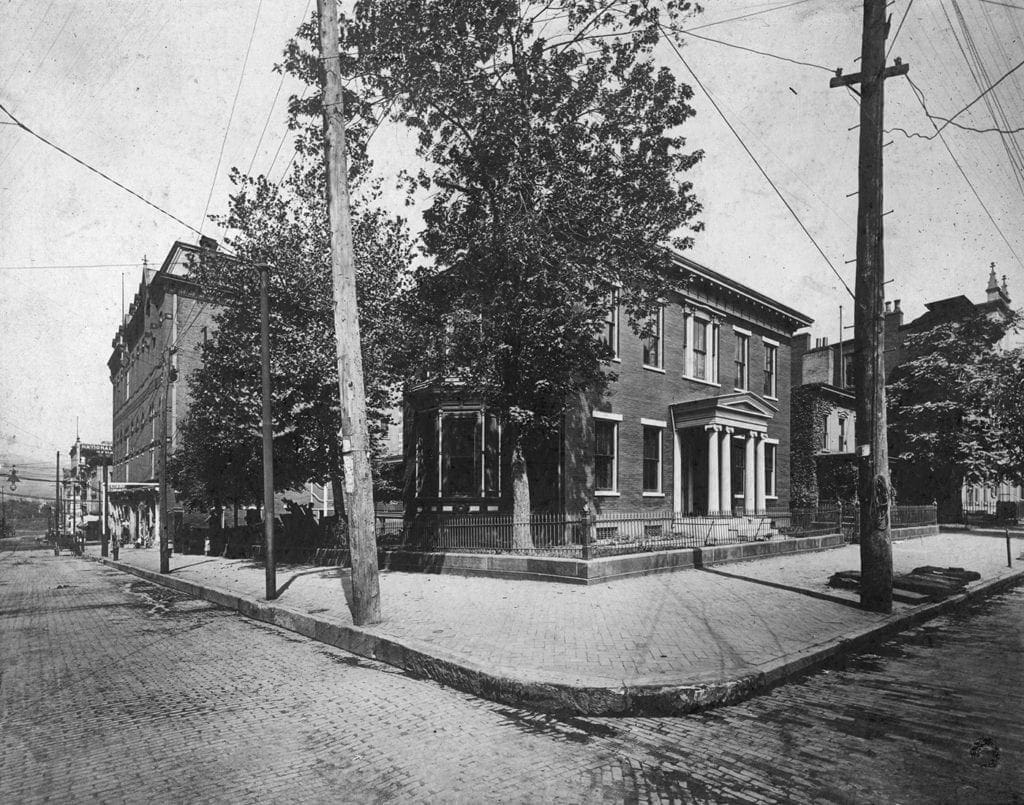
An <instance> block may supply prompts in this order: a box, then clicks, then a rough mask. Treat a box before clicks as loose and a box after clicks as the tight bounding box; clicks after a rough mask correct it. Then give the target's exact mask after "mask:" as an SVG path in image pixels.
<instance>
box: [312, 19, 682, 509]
mask: <svg viewBox="0 0 1024 805" xmlns="http://www.w3.org/2000/svg"><path fill="white" fill-rule="evenodd" d="M690 10H691V9H690V5H689V4H687V3H682V4H677V3H671V2H669V3H660V4H659V3H655V2H653V1H652V0H638V1H637V2H632V3H620V2H615V1H614V0H613V1H612V2H591V1H590V0H583V1H582V2H579V1H577V2H567V1H565V0H552V1H551V2H538V3H529V2H527V3H522V2H510V1H508V0H498V1H497V2H488V3H462V2H455V0H417V1H416V2H409V1H408V0H374V1H373V2H361V3H358V4H357V5H356V8H355V13H354V17H353V18H351V19H348V20H346V21H345V22H344V24H343V26H342V33H343V42H342V46H343V51H344V54H345V55H344V56H343V58H342V60H341V62H342V63H341V69H342V72H343V74H344V75H347V76H349V77H351V78H353V79H354V78H357V77H359V78H360V80H361V81H362V83H363V85H364V86H365V87H366V94H365V97H364V102H366V103H371V104H373V103H379V104H380V106H381V107H383V108H384V109H390V110H391V114H392V116H393V118H394V119H396V120H398V121H401V122H402V123H404V124H406V125H407V126H409V127H411V128H412V129H413V130H414V131H415V132H416V133H417V135H418V139H419V149H418V155H419V157H420V158H421V159H422V160H423V164H424V167H423V169H422V170H420V171H419V172H417V173H416V175H415V176H412V175H410V176H408V177H407V178H408V182H409V187H410V190H411V191H412V190H415V191H418V192H420V193H424V194H429V206H428V208H427V209H426V211H425V215H424V219H425V225H426V226H425V231H424V233H423V248H424V253H425V258H426V259H425V260H424V264H423V265H422V266H421V267H420V269H419V271H418V276H417V284H416V287H415V290H414V292H412V293H410V294H409V296H408V297H407V299H406V303H407V308H406V309H407V311H408V313H407V316H408V318H409V320H410V321H411V322H413V324H414V327H413V328H412V332H415V333H416V334H417V336H416V338H415V340H414V342H413V343H412V353H413V354H414V355H415V358H416V363H417V364H418V365H419V366H421V367H422V369H423V371H424V372H425V373H426V374H428V375H432V376H434V377H444V378H447V379H448V380H451V381H455V382H457V383H459V384H461V385H462V386H463V388H465V389H467V390H468V391H470V392H472V393H474V394H475V395H476V396H477V397H478V398H480V399H481V400H482V401H484V402H485V403H486V404H488V405H489V406H492V407H494V408H496V409H497V410H499V411H501V412H503V414H504V416H505V418H506V424H507V426H509V427H508V428H507V430H506V433H508V434H510V436H511V441H512V443H513V447H512V451H513V468H514V472H513V475H514V477H519V478H520V480H521V479H522V478H523V477H525V464H524V461H525V459H524V457H523V456H522V455H521V453H522V449H521V448H522V445H523V444H525V443H526V441H527V440H528V438H529V437H530V435H531V434H536V433H538V432H540V433H546V432H550V431H551V430H552V429H554V428H555V427H557V425H558V424H559V423H560V421H561V417H562V414H563V412H564V410H565V408H566V405H567V404H569V402H570V401H572V400H574V399H576V398H577V397H578V395H579V394H581V393H591V394H592V393H594V392H595V391H596V392H600V391H601V390H602V389H603V388H604V386H605V384H606V383H607V381H608V379H609V377H610V375H609V373H608V371H607V367H606V365H605V363H604V362H605V361H606V360H607V359H608V358H610V357H611V353H610V349H609V348H608V347H607V346H606V345H604V344H602V343H601V342H600V341H599V339H598V338H596V335H597V333H598V332H599V330H600V329H601V328H602V326H603V321H604V318H605V316H606V314H607V311H608V306H609V300H610V298H611V297H612V294H613V293H617V294H618V296H619V300H620V302H621V303H622V305H623V306H624V308H625V309H626V311H627V312H628V314H629V318H630V320H631V322H632V323H633V325H634V327H635V328H636V329H637V330H638V331H639V332H641V333H642V334H643V333H645V332H646V330H645V328H648V329H649V327H650V326H651V325H650V324H648V323H647V318H648V317H649V315H650V314H651V312H652V311H653V310H654V308H655V306H656V305H657V303H658V301H657V300H658V299H659V298H660V297H661V296H662V295H664V294H665V293H666V291H667V289H668V278H669V276H670V270H669V265H670V258H669V255H668V254H667V253H666V251H665V248H664V247H665V246H666V245H670V244H671V245H673V246H675V247H677V248H679V249H684V248H687V247H688V246H689V245H690V239H689V237H684V236H680V235H679V233H680V232H681V231H685V230H686V228H687V227H689V229H690V230H697V229H699V228H700V227H699V224H697V223H695V222H694V220H693V219H694V216H695V215H696V214H697V213H698V212H699V209H700V207H699V204H698V203H697V201H696V199H695V197H694V194H693V190H692V187H691V185H690V183H689V182H688V181H685V180H684V178H683V176H684V174H685V172H686V171H687V170H688V169H689V168H690V167H692V166H693V165H694V164H695V163H696V162H697V161H698V160H699V159H700V157H701V154H700V152H699V151H695V152H687V151H686V150H685V140H684V139H683V137H682V136H681V135H680V132H679V127H680V126H681V125H682V124H683V123H684V122H685V121H686V120H687V119H688V118H689V117H690V116H691V115H692V114H693V110H692V108H691V107H690V106H689V100H690V97H691V91H690V89H689V87H687V86H685V85H682V84H680V83H679V82H677V81H676V79H675V77H674V76H673V75H672V73H671V72H670V71H668V70H667V69H664V68H662V69H658V68H657V67H656V66H655V65H654V64H653V61H652V58H651V54H652V50H653V48H654V46H655V45H656V44H657V42H658V41H659V39H660V37H661V36H662V29H661V27H660V26H661V23H662V22H665V21H669V20H670V19H674V18H675V17H676V16H678V15H680V14H685V13H688V12H689V11H690ZM305 34H306V36H307V37H308V36H309V35H310V34H311V32H310V31H306V32H305ZM303 54H304V51H303V49H302V48H301V47H300V46H299V45H298V44H295V43H293V51H292V55H293V60H294V63H295V64H297V65H300V66H304V68H305V69H307V70H310V71H311V70H312V65H311V63H310V61H309V58H308V57H307V56H304V55H303ZM516 467H518V468H519V470H517V469H516ZM515 488H516V489H517V490H518V493H517V495H516V496H517V497H518V498H520V499H521V497H522V493H523V491H524V490H523V487H522V486H521V485H520V486H516V487H515ZM526 492H527V493H528V490H526ZM516 505H517V509H518V510H520V511H522V506H521V503H517V504H516ZM527 507H528V500H527Z"/></svg>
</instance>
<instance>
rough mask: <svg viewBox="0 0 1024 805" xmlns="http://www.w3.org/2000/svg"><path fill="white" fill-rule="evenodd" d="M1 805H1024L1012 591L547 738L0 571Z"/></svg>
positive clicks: (50, 576)
mask: <svg viewBox="0 0 1024 805" xmlns="http://www.w3.org/2000/svg"><path fill="white" fill-rule="evenodd" d="M0 635H2V636H3V639H2V642H0V802H4V803H7V802H11V803H14V802H18V803H20V802H33V801H43V800H49V801H59V802H65V801H86V800H99V801H132V802H137V801H150V802H185V801H190V802H191V801H221V802H285V801H289V802H292V801H297V802H311V801H314V802H315V801H335V802H337V801H355V802H363V801H400V802H404V801H464V802H481V801H492V802H493V801H502V802H507V801H537V802H546V801H565V802H583V801H613V802H616V801H631V802H636V801H640V802H646V801H683V802H689V801H695V802H774V801H794V802H819V801H820V802H922V803H924V802H927V803H931V802H977V803H989V802H1024V796H1022V794H1021V791H1022V777H1021V774H1022V768H1024V736H1022V731H1021V729H1020V724H1021V722H1022V720H1024V689H1022V687H1021V685H1020V680H1021V679H1022V678H1024V653H1022V652H1024V591H1022V590H1021V589H1020V588H1017V589H1016V590H1014V591H1011V592H1009V593H1006V594H1003V595H1000V596H997V597H995V598H992V599H990V600H988V601H985V602H983V603H980V604H976V605H974V606H972V607H971V608H969V609H965V610H963V611H961V612H958V613H956V614H954V615H951V616H948V617H944V618H941V619H938V620H935V621H932V622H930V623H928V624H926V625H925V626H923V627H921V628H918V629H916V630H914V631H912V632H908V633H907V634H905V635H903V636H902V637H901V638H900V639H898V640H894V641H891V642H889V643H887V644H885V645H884V646H882V647H881V648H880V649H879V650H878V651H877V653H875V654H867V655H861V656H859V657H856V658H852V659H850V660H849V661H848V662H847V664H846V665H845V667H836V668H832V669H830V670H826V671H821V672H818V673H815V674H813V675H810V676H807V677H804V678H802V679H799V680H795V681H793V682H791V683H790V684H787V685H785V686H782V687H779V688H776V689H775V690H773V691H771V692H770V693H768V694H766V695H764V696H761V697H758V698H756V699H753V700H750V701H748V702H746V703H744V704H740V705H736V706H732V707H727V708H722V709H719V710H715V711H712V712H709V713H706V714H703V715H698V716H689V717H680V718H623V719H610V718H609V719H594V718H587V719H583V718H576V719H559V718H555V717H552V716H545V715H539V714H536V713H531V712H528V711H524V710H518V709H515V708H511V707H507V706H502V705H499V704H495V703H492V702H487V701H483V700H480V699H476V698H474V697H472V696H469V695H466V694H463V693H460V692H457V691H453V690H451V689H447V688H444V687H442V686H440V685H438V684H436V683H433V682H429V681H424V680H419V679H415V678H412V677H411V676H409V675H406V674H404V673H400V672H397V671H396V670H395V669H393V668H391V667H390V666H386V665H383V664H379V663H375V662H372V661H368V660H363V659H360V658H357V657H355V656H353V655H349V654H346V653H345V652H342V651H339V650H336V649H333V648H330V647H327V646H325V645H322V644H319V643H316V642H313V641H309V640H306V639H304V638H300V637H297V636H296V635H294V634H292V633H289V632H287V631H284V630H281V629H278V628H275V627H271V626H266V625H263V624H259V623H256V622H253V621H249V620H246V619H244V618H242V617H240V616H238V615H236V614H234V613H232V612H228V611H227V610H223V609H219V608H217V607H215V606H213V605H210V604H208V603H205V602H200V601H196V600H193V599H190V598H187V597H185V596H182V595H179V594H177V593H174V592H172V591H169V590H167V589H164V588H162V587H158V586H155V585H151V584H149V583H147V582H143V581H140V580H138V579H136V578H134V577H132V576H129V575H127V574H124V573H121V572H118V571H115V570H112V569H110V568H107V567H104V566H102V565H99V564H95V563H90V562H84V561H81V560H78V559H74V558H72V557H69V556H67V555H64V556H61V557H54V556H53V555H52V552H47V551H42V550H21V551H16V552H12V551H9V550H5V551H3V552H0Z"/></svg>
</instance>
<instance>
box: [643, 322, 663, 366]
mask: <svg viewBox="0 0 1024 805" xmlns="http://www.w3.org/2000/svg"><path fill="white" fill-rule="evenodd" d="M664 323H665V308H664V307H659V308H658V310H657V311H656V312H655V314H654V315H653V316H652V317H651V322H650V324H651V334H650V335H649V336H648V337H647V338H645V339H644V366H648V367H651V368H654V369H661V368H662V365H661V364H662V338H661V333H662V330H663V329H664Z"/></svg>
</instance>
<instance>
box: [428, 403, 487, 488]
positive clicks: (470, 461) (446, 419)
mask: <svg viewBox="0 0 1024 805" xmlns="http://www.w3.org/2000/svg"><path fill="white" fill-rule="evenodd" d="M428 435H430V434H429V433H428ZM417 447H418V449H419V450H422V451H423V452H424V453H426V452H427V451H426V447H427V445H426V440H424V442H423V443H422V445H420V444H418V445H417ZM500 451H501V428H500V425H499V423H498V417H497V416H496V415H495V414H492V413H490V412H486V413H485V412H482V411H443V412H442V413H441V484H440V486H441V489H440V492H441V496H442V497H454V498H476V497H497V496H499V494H500V486H501V479H500V473H501V470H500V467H501V455H500ZM417 459H418V461H421V460H422V459H421V458H420V456H417ZM423 463H425V462H423ZM426 474H427V473H426V471H425V472H424V475H426Z"/></svg>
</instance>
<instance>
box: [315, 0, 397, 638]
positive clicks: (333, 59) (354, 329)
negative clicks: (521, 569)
mask: <svg viewBox="0 0 1024 805" xmlns="http://www.w3.org/2000/svg"><path fill="white" fill-rule="evenodd" d="M316 5H317V12H318V17H319V22H320V59H321V65H322V68H323V113H324V161H325V163H326V167H327V209H328V213H329V216H330V224H331V269H332V271H331V273H332V278H333V285H334V333H335V338H336V339H337V343H338V354H337V359H338V388H339V391H340V394H341V456H342V469H343V473H344V481H345V482H344V487H343V494H344V502H345V513H346V515H347V517H348V535H349V549H350V553H351V556H352V620H353V622H354V623H355V624H356V625H357V626H362V625H365V624H370V623H378V622H379V621H380V619H381V615H380V582H379V579H378V573H377V539H376V534H375V532H374V528H375V518H374V512H373V479H372V477H371V475H370V450H369V448H370V440H369V436H368V434H367V428H366V394H365V390H364V388H363V357H362V352H361V350H360V338H359V311H358V309H357V306H356V271H355V262H354V258H353V253H352V220H351V213H350V210H349V197H348V159H347V156H346V153H345V110H344V107H343V106H342V103H343V98H342V87H341V76H340V74H339V73H340V70H339V60H340V57H339V43H338V7H337V2H336V0H317V3H316ZM335 506H337V502H335Z"/></svg>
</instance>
